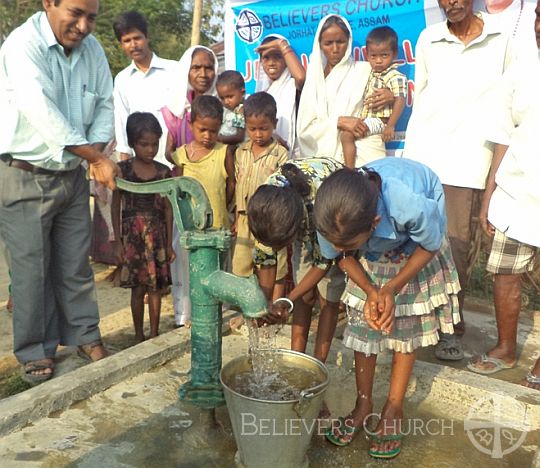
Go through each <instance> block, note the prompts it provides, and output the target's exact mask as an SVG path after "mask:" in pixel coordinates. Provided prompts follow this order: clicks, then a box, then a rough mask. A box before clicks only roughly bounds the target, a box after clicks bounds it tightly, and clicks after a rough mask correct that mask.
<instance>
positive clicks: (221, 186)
mask: <svg viewBox="0 0 540 468" xmlns="http://www.w3.org/2000/svg"><path fill="white" fill-rule="evenodd" d="M222 120H223V106H222V105H221V102H219V99H218V98H216V97H214V96H207V95H202V96H198V97H196V98H195V99H194V100H193V103H192V104H191V124H190V126H191V132H192V134H193V141H192V142H191V143H188V144H187V145H183V146H181V147H180V148H178V149H177V150H176V151H175V152H174V154H173V161H174V163H175V164H176V166H177V172H176V173H177V175H180V176H182V175H183V176H188V177H193V178H194V179H197V180H198V181H199V182H200V183H201V185H202V186H203V187H204V190H205V191H206V194H207V195H208V199H209V201H210V205H211V207H212V212H213V215H214V216H213V224H212V227H214V228H225V229H228V228H229V217H228V212H227V206H228V204H229V203H230V202H231V200H232V198H233V196H234V185H235V182H234V155H233V153H232V151H230V150H229V147H228V146H227V145H225V144H223V143H218V134H219V129H220V127H221V122H222Z"/></svg>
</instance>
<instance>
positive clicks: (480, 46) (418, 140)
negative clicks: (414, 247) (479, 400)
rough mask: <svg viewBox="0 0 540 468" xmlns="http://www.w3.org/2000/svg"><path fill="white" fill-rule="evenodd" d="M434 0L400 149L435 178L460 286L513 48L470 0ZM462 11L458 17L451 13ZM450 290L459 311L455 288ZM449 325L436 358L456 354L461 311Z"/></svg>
mask: <svg viewBox="0 0 540 468" xmlns="http://www.w3.org/2000/svg"><path fill="white" fill-rule="evenodd" d="M439 4H440V6H441V7H442V8H443V9H444V10H445V11H446V12H447V16H448V20H447V21H444V22H442V23H437V24H434V25H432V26H429V27H427V28H426V29H425V30H424V31H423V32H422V33H421V34H420V37H419V38H418V43H417V45H416V71H415V95H414V106H413V111H412V115H411V118H410V120H409V124H408V127H407V136H406V141H405V150H404V156H405V157H408V158H411V159H414V160H416V161H420V162H422V163H424V164H426V165H427V166H429V167H430V168H431V169H433V170H434V171H435V173H436V174H437V175H438V176H439V178H440V179H441V182H442V183H443V186H444V190H445V197H446V205H447V215H448V235H449V238H450V244H451V247H452V255H453V257H454V261H455V263H456V268H457V270H458V275H459V280H460V283H461V286H462V288H464V287H465V285H466V283H467V278H468V270H469V267H470V264H469V256H468V254H469V248H470V245H471V242H472V235H473V229H472V228H471V225H472V220H473V218H474V217H475V216H476V215H477V213H475V208H474V207H475V206H477V203H476V202H475V199H476V198H478V196H479V193H480V191H481V190H483V189H484V186H485V180H486V176H487V173H488V170H489V167H490V163H491V158H492V155H493V144H491V143H490V142H488V141H487V140H486V138H485V132H484V131H483V130H482V128H483V126H484V125H485V122H486V117H487V115H488V113H487V109H488V108H489V106H488V104H489V102H490V94H491V93H492V92H493V90H494V88H495V86H496V85H497V83H498V82H499V81H500V79H501V76H502V74H503V73H504V71H505V70H507V69H508V68H509V66H510V65H511V63H512V62H513V61H514V53H513V50H512V47H511V40H510V38H509V36H506V35H505V34H503V33H502V30H501V26H500V24H499V22H497V21H494V20H493V19H492V18H491V17H490V16H489V15H486V14H481V13H476V14H473V12H472V0H460V1H459V5H460V6H462V7H463V8H461V7H460V9H458V8H456V7H455V6H454V5H453V4H451V2H450V1H449V0H440V1H439ZM464 11H467V14H466V17H465V18H460V17H458V15H459V14H461V15H462V16H463V15H465V13H463V12H464ZM476 211H477V210H476ZM458 297H459V305H460V313H461V314H462V313H463V302H464V293H463V290H462V291H461V292H460V294H459V296H458ZM455 328H456V335H455V336H444V335H443V336H442V337H441V340H440V342H439V345H437V348H436V351H435V354H436V356H437V357H438V358H439V359H443V360H460V359H462V358H463V347H462V343H461V339H460V337H461V336H462V335H463V333H464V331H465V326H464V322H463V315H462V322H461V323H460V324H458V326H456V327H455Z"/></svg>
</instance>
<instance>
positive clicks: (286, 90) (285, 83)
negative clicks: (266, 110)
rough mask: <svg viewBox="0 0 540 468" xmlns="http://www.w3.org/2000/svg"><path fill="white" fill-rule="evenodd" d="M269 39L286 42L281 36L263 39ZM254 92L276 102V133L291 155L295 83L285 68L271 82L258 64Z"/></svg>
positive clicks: (294, 129)
mask: <svg viewBox="0 0 540 468" xmlns="http://www.w3.org/2000/svg"><path fill="white" fill-rule="evenodd" d="M269 37H273V38H276V39H283V40H285V41H287V39H286V38H285V37H284V36H282V35H281V34H270V35H268V36H266V37H265V39H266V38H269ZM263 41H264V39H263ZM287 42H288V41H287ZM255 91H266V92H267V93H268V94H270V95H271V96H272V97H273V98H274V99H275V100H276V104H277V119H278V121H277V126H276V133H277V134H278V135H279V136H280V137H281V138H283V139H284V140H285V141H286V142H287V144H288V145H289V154H290V155H292V154H293V151H294V147H295V141H296V83H295V81H294V78H293V77H292V76H291V73H290V71H289V69H288V68H287V67H285V70H283V73H282V74H281V76H280V77H279V78H278V79H277V80H275V81H272V80H270V78H268V75H267V74H266V73H265V71H264V69H263V67H262V64H259V71H258V75H257V84H256V86H255Z"/></svg>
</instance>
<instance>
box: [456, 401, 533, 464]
mask: <svg viewBox="0 0 540 468" xmlns="http://www.w3.org/2000/svg"><path fill="white" fill-rule="evenodd" d="M464 428H465V431H466V432H467V435H468V436H469V440H470V441H471V442H472V444H473V445H474V446H475V447H476V448H477V449H478V450H479V451H480V452H482V453H485V454H487V455H489V456H491V458H498V459H500V458H503V457H504V456H505V455H507V454H509V453H512V452H513V451H514V450H516V449H518V448H519V447H520V446H521V444H522V443H523V441H524V440H525V437H526V435H527V432H528V431H529V430H530V425H529V424H528V421H527V409H526V407H525V406H524V405H523V404H521V403H520V402H518V401H514V402H511V403H509V402H508V398H506V399H504V398H503V397H502V396H500V395H496V394H495V395H492V396H489V397H483V398H480V399H478V400H477V401H476V402H475V404H474V405H473V406H472V407H471V408H470V409H469V414H468V415H467V418H465V421H464Z"/></svg>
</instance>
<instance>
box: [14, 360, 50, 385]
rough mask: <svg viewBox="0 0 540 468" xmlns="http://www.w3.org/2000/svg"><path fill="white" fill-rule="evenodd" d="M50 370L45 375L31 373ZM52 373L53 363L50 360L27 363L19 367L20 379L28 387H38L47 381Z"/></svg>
mask: <svg viewBox="0 0 540 468" xmlns="http://www.w3.org/2000/svg"><path fill="white" fill-rule="evenodd" d="M46 369H50V370H51V372H48V373H46V374H33V373H32V372H35V371H40V370H46ZM53 373H54V361H53V360H52V359H51V358H46V359H38V360H37V361H28V362H26V363H24V364H23V366H22V367H21V378H22V379H23V380H24V381H25V382H26V383H29V384H30V385H32V386H33V385H38V384H40V383H43V382H45V381H46V380H49V379H50V378H51V377H52V376H53Z"/></svg>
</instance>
